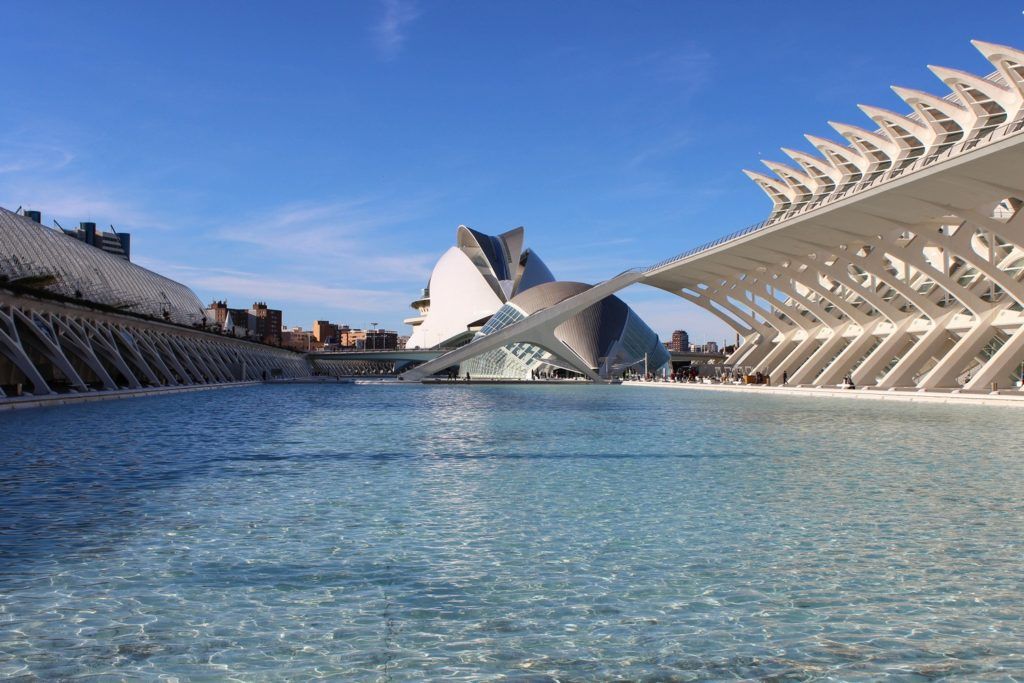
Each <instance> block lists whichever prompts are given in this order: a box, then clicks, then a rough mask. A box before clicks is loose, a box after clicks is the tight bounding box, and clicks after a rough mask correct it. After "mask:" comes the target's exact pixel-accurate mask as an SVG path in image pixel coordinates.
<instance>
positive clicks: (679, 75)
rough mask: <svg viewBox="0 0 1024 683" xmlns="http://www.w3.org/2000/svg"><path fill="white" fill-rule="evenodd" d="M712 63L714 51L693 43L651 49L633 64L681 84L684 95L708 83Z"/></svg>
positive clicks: (675, 83) (666, 79)
mask: <svg viewBox="0 0 1024 683" xmlns="http://www.w3.org/2000/svg"><path fill="white" fill-rule="evenodd" d="M713 65H714V60H713V59H712V56H711V53H710V52H708V51H707V50H706V49H704V48H702V47H700V46H699V45H697V44H693V43H691V44H686V45H681V46H679V47H676V48H674V49H671V50H657V51H654V52H649V53H647V54H645V55H642V56H641V57H639V58H638V59H636V60H635V61H634V66H636V67H638V68H640V69H642V70H644V71H647V72H649V73H650V74H651V75H653V76H655V77H656V78H659V79H661V80H663V81H666V82H668V83H671V84H673V85H674V86H675V87H676V88H681V89H682V92H680V93H678V94H682V95H692V94H693V93H694V92H695V91H696V90H697V89H699V88H700V87H702V86H704V85H705V84H706V83H708V82H709V81H710V79H711V70H712V67H713Z"/></svg>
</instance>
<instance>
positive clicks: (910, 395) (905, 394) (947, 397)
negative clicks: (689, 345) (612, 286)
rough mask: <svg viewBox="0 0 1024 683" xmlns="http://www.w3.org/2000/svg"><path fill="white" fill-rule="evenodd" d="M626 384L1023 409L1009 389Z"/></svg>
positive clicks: (1019, 395) (1022, 400)
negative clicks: (956, 390)
mask: <svg viewBox="0 0 1024 683" xmlns="http://www.w3.org/2000/svg"><path fill="white" fill-rule="evenodd" d="M622 385H623V386H629V387H651V388H659V389H677V390H681V391H686V390H693V391H733V392H744V393H749V394H772V395H782V396H800V397H804V398H817V397H819V396H827V397H830V398H846V399H864V400H869V401H911V402H915V403H961V404H973V405H999V406H1015V407H1022V408H1024V392H1021V391H1018V390H1016V389H1006V390H1003V391H1001V392H998V393H985V394H957V393H950V392H939V391H927V392H925V391H917V390H902V391H901V390H894V391H877V390H873V389H839V388H835V389H827V388H811V387H770V386H767V385H764V384H748V385H741V384H691V383H686V382H677V383H673V382H635V381H630V382H623V383H622Z"/></svg>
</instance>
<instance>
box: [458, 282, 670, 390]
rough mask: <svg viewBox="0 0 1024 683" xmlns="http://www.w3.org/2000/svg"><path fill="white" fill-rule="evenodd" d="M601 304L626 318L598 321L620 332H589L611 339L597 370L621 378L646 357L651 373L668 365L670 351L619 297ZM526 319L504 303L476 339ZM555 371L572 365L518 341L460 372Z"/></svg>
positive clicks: (525, 374) (527, 374)
mask: <svg viewBox="0 0 1024 683" xmlns="http://www.w3.org/2000/svg"><path fill="white" fill-rule="evenodd" d="M600 305H602V306H605V307H606V308H607V307H613V308H616V307H620V306H621V307H622V308H625V309H626V315H625V317H624V318H623V317H621V316H615V315H608V316H602V317H598V318H597V320H601V321H602V322H603V323H605V324H604V325H603V327H607V326H608V324H607V323H608V322H612V324H613V326H614V327H618V329H610V330H609V329H591V330H588V332H587V334H588V335H593V336H594V338H597V339H602V338H603V339H606V340H608V341H604V342H598V343H599V344H600V345H602V346H604V347H605V349H604V352H603V353H602V354H601V356H602V362H601V366H600V367H599V368H597V370H598V372H599V374H600V375H601V376H602V377H606V378H611V377H619V376H621V375H622V373H623V371H625V370H626V369H629V368H632V369H634V370H638V369H642V367H643V366H642V363H643V361H644V358H645V357H646V359H647V370H648V372H657V371H658V370H660V369H661V368H662V367H663V366H665V365H666V364H667V363H668V362H669V359H670V356H669V352H668V350H667V349H666V348H665V346H664V344H662V343H661V340H659V339H658V335H657V334H655V332H654V331H653V330H652V329H651V328H650V327H648V326H647V324H646V323H645V322H644V321H643V320H642V319H641V318H640V316H638V315H637V314H636V313H634V312H633V311H632V310H631V309H629V308H628V307H626V306H625V304H623V303H622V301H621V300H620V299H618V297H609V298H608V299H605V300H604V302H602V304H600ZM525 318H526V315H525V314H524V313H523V312H522V311H521V310H520V309H519V308H518V307H516V306H515V305H514V304H513V303H508V304H505V305H504V306H502V307H501V308H500V309H499V310H498V312H497V313H495V314H494V316H492V317H491V319H490V320H488V321H487V323H486V324H485V325H484V326H483V328H481V330H480V331H479V332H477V334H476V336H475V337H474V339H479V338H480V337H484V336H486V335H488V334H492V333H494V332H496V331H498V330H500V329H502V328H504V327H507V326H508V325H511V324H512V323H515V322H518V321H520V320H524V319H525ZM563 341H564V340H563ZM638 366H639V368H638ZM556 368H565V369H571V368H572V365H571V364H570V363H567V362H566V361H564V360H562V359H560V358H558V357H557V356H556V355H554V354H553V353H551V352H550V351H548V350H546V349H543V348H541V347H539V346H537V345H535V344H530V343H526V342H516V343H514V344H508V345H506V346H503V347H501V348H499V349H494V350H492V351H486V352H484V353H482V354H480V355H479V356H476V357H475V358H472V359H470V360H468V361H466V362H465V363H463V364H462V366H461V367H460V369H459V371H460V373H467V372H468V373H469V374H470V376H471V377H477V378H493V379H530V378H531V377H532V376H533V373H534V372H543V371H547V370H554V369H556Z"/></svg>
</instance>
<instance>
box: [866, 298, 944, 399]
mask: <svg viewBox="0 0 1024 683" xmlns="http://www.w3.org/2000/svg"><path fill="white" fill-rule="evenodd" d="M954 315H955V314H950V315H948V316H946V317H943V318H940V319H939V322H938V323H937V324H936V325H935V326H933V327H932V328H931V329H930V330H928V331H927V332H925V333H924V334H923V335H922V336H921V338H920V339H918V340H917V343H915V344H914V345H913V346H911V347H910V348H909V349H907V351H906V352H905V353H904V354H903V356H902V357H901V358H900V359H899V361H897V362H896V365H894V366H893V367H892V369H891V370H889V372H887V373H886V374H885V376H884V377H882V378H881V379H880V380H879V381H878V385H877V386H878V388H879V389H893V388H896V387H902V386H912V385H913V378H914V376H915V374H916V373H917V371H918V370H919V369H920V368H921V366H922V365H924V364H925V363H927V362H928V361H929V360H930V359H931V358H933V357H934V356H935V355H937V354H939V353H942V348H943V347H944V346H946V345H948V344H949V339H950V332H949V323H950V321H952V319H953V317H954Z"/></svg>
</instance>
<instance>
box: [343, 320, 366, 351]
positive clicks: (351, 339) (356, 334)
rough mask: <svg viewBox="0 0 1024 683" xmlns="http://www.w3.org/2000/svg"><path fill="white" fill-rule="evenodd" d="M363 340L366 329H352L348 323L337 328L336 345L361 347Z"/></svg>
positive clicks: (345, 347) (344, 347) (346, 347)
mask: <svg viewBox="0 0 1024 683" xmlns="http://www.w3.org/2000/svg"><path fill="white" fill-rule="evenodd" d="M364 341H366V330H359V329H356V330H353V329H352V328H351V327H349V326H348V325H342V326H340V327H339V328H338V345H339V346H340V347H341V348H343V349H356V348H362V344H363V342H364Z"/></svg>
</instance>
